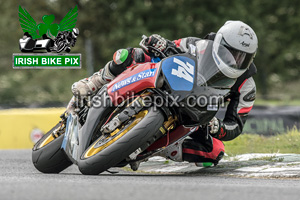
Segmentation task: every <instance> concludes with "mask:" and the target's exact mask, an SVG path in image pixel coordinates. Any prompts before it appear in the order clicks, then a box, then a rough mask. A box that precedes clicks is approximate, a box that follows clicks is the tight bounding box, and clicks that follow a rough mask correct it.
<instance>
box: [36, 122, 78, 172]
mask: <svg viewBox="0 0 300 200" xmlns="http://www.w3.org/2000/svg"><path fill="white" fill-rule="evenodd" d="M59 126H60V123H58V124H57V125H56V126H55V127H53V128H52V129H51V130H50V131H49V132H48V133H46V134H45V135H44V136H43V137H42V138H41V139H40V140H39V141H38V142H37V143H36V144H35V145H34V147H33V149H32V163H33V165H34V167H35V168H36V169H37V170H39V171H40V172H43V173H59V172H61V171H63V170H64V169H66V168H67V167H69V166H70V165H72V164H73V163H72V162H71V161H70V160H69V159H68V158H67V156H66V155H65V152H64V151H63V150H62V149H61V144H62V142H63V139H64V134H62V135H60V136H59V137H57V138H55V137H53V135H52V132H53V131H54V130H55V129H57V128H59Z"/></svg>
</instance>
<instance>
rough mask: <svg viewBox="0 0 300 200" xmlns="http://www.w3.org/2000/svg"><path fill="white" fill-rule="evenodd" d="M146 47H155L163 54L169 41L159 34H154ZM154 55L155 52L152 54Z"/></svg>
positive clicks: (147, 41)
mask: <svg viewBox="0 0 300 200" xmlns="http://www.w3.org/2000/svg"><path fill="white" fill-rule="evenodd" d="M145 42H146V44H145V45H146V46H151V47H154V48H156V49H158V50H160V51H161V52H164V50H165V49H166V48H167V44H168V42H167V40H166V39H165V38H163V37H161V36H160V35H158V34H153V35H151V36H150V37H149V38H148V39H147V40H146V41H145ZM151 53H154V52H151Z"/></svg>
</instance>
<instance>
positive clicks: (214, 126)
mask: <svg viewBox="0 0 300 200" xmlns="http://www.w3.org/2000/svg"><path fill="white" fill-rule="evenodd" d="M208 127H209V133H210V134H211V135H212V136H214V135H215V134H217V133H219V130H220V122H219V120H218V119H217V118H216V117H213V118H212V119H211V120H210V122H209V123H208Z"/></svg>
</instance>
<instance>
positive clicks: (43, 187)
mask: <svg viewBox="0 0 300 200" xmlns="http://www.w3.org/2000/svg"><path fill="white" fill-rule="evenodd" d="M232 162H233V163H234V162H237V161H232ZM232 162H231V161H227V162H224V163H220V166H223V167H218V168H217V167H216V168H211V169H209V168H207V169H203V170H201V169H197V170H194V168H193V170H191V171H189V170H188V169H185V171H182V169H183V168H182V169H181V170H176V172H174V171H172V170H169V171H160V172H157V173H156V172H155V170H157V168H163V167H162V166H161V165H162V164H165V165H169V166H171V165H172V163H168V162H165V161H163V163H162V161H160V162H158V161H157V160H156V161H151V162H149V163H148V164H145V165H143V166H142V167H141V170H140V171H138V172H132V171H130V170H128V169H127V168H125V169H124V168H123V169H118V168H114V169H112V171H118V172H119V173H117V174H109V173H107V172H106V173H104V174H100V175H98V176H84V175H81V174H80V172H79V171H78V169H77V168H76V166H72V167H70V168H69V169H67V170H65V171H63V172H62V173H60V174H42V173H40V172H38V171H37V170H36V169H35V168H34V166H33V165H32V163H31V151H30V150H1V151H0V199H1V200H6V199H9V200H14V199H18V200H19V199H24V200H25V199H30V200H34V199H51V200H52V199H54V200H59V199H99V200H106V199H124V200H125V199H130V200H132V199H139V200H141V199H142V200H148V199H181V200H182V199H186V200H188V199H197V200H199V199H218V200H222V199H230V200H233V199H238V200H241V199H243V200H248V199H249V200H250V199H251V200H252V199H260V200H261V199H272V200H276V199H280V200H282V199H289V200H291V199H297V200H298V199H299V196H300V190H299V189H300V179H299V178H297V177H292V178H291V177H289V178H284V177H280V178H277V179H274V178H273V177H271V178H270V177H269V178H266V177H264V178H261V177H255V178H245V177H241V176H233V175H230V173H232V172H234V171H235V170H236V169H237V167H232V168H231V169H230V170H229V171H230V173H229V174H226V173H227V172H228V170H227V171H226V170H225V172H224V170H223V171H222V170H220V169H221V168H223V169H224V168H225V169H226V168H230V167H229V166H230V165H229V164H226V163H232ZM268 164H270V163H268ZM150 165H152V168H151V167H149V166H150ZM226 166H227V167H226ZM242 167H245V166H242ZM246 167H247V166H246ZM147 169H148V171H147ZM149 169H152V170H150V171H149ZM217 169H219V170H217ZM220 171H222V172H220Z"/></svg>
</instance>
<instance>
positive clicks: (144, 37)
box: [140, 35, 149, 51]
mask: <svg viewBox="0 0 300 200" xmlns="http://www.w3.org/2000/svg"><path fill="white" fill-rule="evenodd" d="M147 38H148V37H147V36H146V35H143V36H142V40H141V42H140V46H141V47H142V48H143V49H145V50H147V51H148V50H149V49H148V47H147V46H146V45H145V41H146V39H147Z"/></svg>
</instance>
